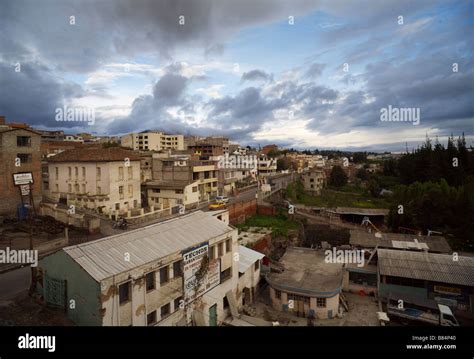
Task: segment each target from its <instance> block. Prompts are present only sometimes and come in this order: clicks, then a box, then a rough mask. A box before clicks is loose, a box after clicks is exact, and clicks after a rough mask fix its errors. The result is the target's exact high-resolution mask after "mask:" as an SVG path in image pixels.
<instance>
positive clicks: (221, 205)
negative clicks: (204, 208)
mask: <svg viewBox="0 0 474 359" xmlns="http://www.w3.org/2000/svg"><path fill="white" fill-rule="evenodd" d="M224 208H226V204H225V203H224V202H222V201H219V202H216V203H211V204H210V205H209V209H210V210H216V209H224Z"/></svg>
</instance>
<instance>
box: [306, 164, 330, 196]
mask: <svg viewBox="0 0 474 359" xmlns="http://www.w3.org/2000/svg"><path fill="white" fill-rule="evenodd" d="M301 179H302V182H303V186H304V190H305V191H308V192H313V193H314V194H318V195H319V194H321V190H322V189H323V187H324V186H325V184H326V174H325V173H324V171H323V170H316V169H311V170H310V171H309V172H305V173H303V175H302V176H301Z"/></svg>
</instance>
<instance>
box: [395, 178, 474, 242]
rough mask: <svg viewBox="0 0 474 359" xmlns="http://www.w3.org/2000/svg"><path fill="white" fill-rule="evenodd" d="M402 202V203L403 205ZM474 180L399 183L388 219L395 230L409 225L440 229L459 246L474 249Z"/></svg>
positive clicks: (425, 228) (425, 229) (433, 229)
mask: <svg viewBox="0 0 474 359" xmlns="http://www.w3.org/2000/svg"><path fill="white" fill-rule="evenodd" d="M400 206H402V207H400ZM473 218H474V182H470V183H468V184H466V185H465V186H458V187H455V186H450V185H448V183H447V181H446V180H444V179H442V180H441V181H439V182H438V183H433V182H424V183H420V182H415V183H412V184H411V185H409V186H405V185H401V186H398V187H397V188H396V190H395V193H394V201H393V205H392V206H391V208H390V214H389V218H388V223H389V225H390V227H391V228H392V230H394V231H398V228H399V227H400V226H401V227H408V228H413V229H421V230H423V231H424V232H425V233H426V231H427V230H432V231H439V232H442V233H443V235H445V236H447V237H448V240H449V242H450V244H451V246H452V247H453V249H455V250H466V251H473V250H474V221H473Z"/></svg>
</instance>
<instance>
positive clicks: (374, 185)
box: [367, 178, 382, 197]
mask: <svg viewBox="0 0 474 359" xmlns="http://www.w3.org/2000/svg"><path fill="white" fill-rule="evenodd" d="M367 189H368V190H369V192H370V194H371V195H372V197H378V196H379V194H380V191H381V190H382V189H381V188H380V184H379V183H378V181H377V180H376V179H375V178H371V179H370V181H369V185H368V188H367Z"/></svg>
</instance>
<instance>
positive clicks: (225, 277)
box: [221, 267, 232, 283]
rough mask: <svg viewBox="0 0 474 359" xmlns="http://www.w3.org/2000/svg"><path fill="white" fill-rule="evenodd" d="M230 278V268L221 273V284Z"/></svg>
mask: <svg viewBox="0 0 474 359" xmlns="http://www.w3.org/2000/svg"><path fill="white" fill-rule="evenodd" d="M230 277H232V267H230V268H227V269H226V270H225V271H222V272H221V283H223V282H225V281H226V280H228V279H230Z"/></svg>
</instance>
